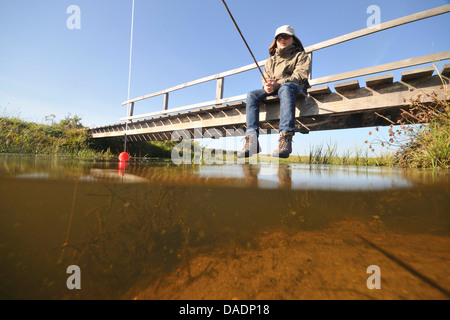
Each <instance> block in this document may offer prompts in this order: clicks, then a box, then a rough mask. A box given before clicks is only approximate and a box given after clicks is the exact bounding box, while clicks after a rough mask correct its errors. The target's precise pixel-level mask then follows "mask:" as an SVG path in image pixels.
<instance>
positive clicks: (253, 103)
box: [246, 82, 304, 135]
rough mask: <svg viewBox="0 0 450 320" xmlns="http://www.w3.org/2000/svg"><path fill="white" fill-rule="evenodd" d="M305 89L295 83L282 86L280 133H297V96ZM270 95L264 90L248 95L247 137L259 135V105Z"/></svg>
mask: <svg viewBox="0 0 450 320" xmlns="http://www.w3.org/2000/svg"><path fill="white" fill-rule="evenodd" d="M300 91H304V90H303V88H302V87H301V86H300V85H298V84H296V83H293V82H287V83H285V84H282V85H281V86H280V88H279V89H278V91H277V92H275V93H272V94H270V95H275V94H278V97H279V98H280V125H279V127H278V129H279V130H280V132H283V133H286V132H295V96H296V95H297V93H299V92H300ZM268 95H269V94H267V92H266V91H265V90H264V89H258V90H253V91H250V92H249V93H248V94H247V104H246V114H247V116H246V117H247V135H248V134H256V135H259V130H258V129H259V103H260V102H261V101H262V100H264V99H265V98H266V97H267V96H268Z"/></svg>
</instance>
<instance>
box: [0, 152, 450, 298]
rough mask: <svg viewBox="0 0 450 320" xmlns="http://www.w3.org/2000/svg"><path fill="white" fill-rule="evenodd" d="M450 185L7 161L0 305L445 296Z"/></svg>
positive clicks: (371, 176)
mask: <svg viewBox="0 0 450 320" xmlns="http://www.w3.org/2000/svg"><path fill="white" fill-rule="evenodd" d="M448 177H449V175H448V173H447V172H446V171H441V172H438V173H433V172H430V171H418V170H406V171H405V170H396V169H379V168H342V167H310V166H303V165H281V164H280V166H279V167H276V166H273V165H271V164H258V165H223V166H180V167H177V166H174V165H172V164H171V163H170V162H154V163H143V162H139V163H138V162H136V163H133V162H132V163H130V164H129V166H128V167H126V168H118V164H117V162H113V163H106V162H92V161H91V162H83V161H73V160H70V159H61V158H54V157H34V156H33V157H23V156H22V157H12V156H0V197H1V203H2V212H1V214H0V228H1V229H0V260H1V261H2V264H1V267H0V298H4V299H5V298H7V299H21V298H32V299H34V298H40V299H61V298H64V299H80V298H87V299H98V298H101V299H109V298H126V299H129V298H141V299H231V298H238V299H336V298H338V299H361V298H362V299H367V298H369V299H417V298H431V299H443V298H444V299H445V298H448V297H446V295H445V288H446V289H447V290H448V288H450V283H449V280H448V275H447V271H448V261H449V258H450V252H449V248H450V247H449V244H450V243H449V235H450V232H449V231H450V230H449V221H450V217H449V212H450V210H449V209H450V205H449V193H450V192H449V183H448V182H449V181H448ZM361 237H363V238H364V239H369V240H370V241H371V243H374V244H376V245H377V246H378V247H380V248H383V249H385V250H387V251H389V252H390V253H391V254H392V255H393V256H395V257H396V258H398V259H399V261H406V262H407V263H408V265H411V266H412V267H413V268H414V270H417V271H418V272H420V273H421V274H424V275H426V276H427V278H431V279H434V280H435V281H437V282H439V283H440V285H441V286H442V287H443V288H444V292H441V291H439V290H436V289H435V288H433V287H431V286H429V285H428V284H427V283H425V282H423V281H422V280H421V279H420V278H418V277H416V276H415V275H414V274H412V273H411V272H409V271H408V270H406V269H405V268H404V267H402V266H401V265H400V264H399V263H396V262H395V261H393V260H392V259H389V258H388V257H387V256H386V255H383V254H382V253H380V252H379V251H377V250H375V249H374V248H373V247H371V246H369V245H367V243H365V242H364V241H363V240H361V239H362V238H361ZM73 264H75V265H78V266H79V267H80V269H81V272H82V290H78V291H76V290H75V291H73V290H68V289H67V287H66V280H67V277H68V275H67V274H66V268H67V266H69V265H73ZM370 265H379V266H380V268H381V270H382V275H383V276H382V277H383V278H382V279H383V280H382V281H383V282H382V290H379V291H374V290H369V289H368V288H367V286H366V280H367V277H368V275H367V274H366V269H367V267H368V266H370Z"/></svg>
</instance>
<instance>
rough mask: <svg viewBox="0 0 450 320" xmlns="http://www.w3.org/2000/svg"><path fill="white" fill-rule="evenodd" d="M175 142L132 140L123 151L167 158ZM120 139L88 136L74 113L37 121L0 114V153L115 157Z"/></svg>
mask: <svg viewBox="0 0 450 320" xmlns="http://www.w3.org/2000/svg"><path fill="white" fill-rule="evenodd" d="M174 145H175V142H172V141H167V142H160V141H156V142H145V141H143V142H134V143H131V144H129V145H128V148H127V151H128V153H129V154H130V155H132V156H134V157H152V158H170V155H171V150H172V148H173V146H174ZM122 151H123V138H108V139H92V138H90V137H89V135H88V133H87V131H86V127H84V126H83V125H82V123H81V118H79V117H78V116H73V117H70V116H67V117H66V118H65V119H63V120H61V121H60V122H58V123H52V124H50V125H48V124H40V123H34V122H28V121H24V120H21V119H18V118H14V117H0V153H15V154H46V155H49V154H51V155H66V156H73V157H76V158H82V159H93V158H96V159H105V160H110V159H117V156H118V155H119V153H120V152H122Z"/></svg>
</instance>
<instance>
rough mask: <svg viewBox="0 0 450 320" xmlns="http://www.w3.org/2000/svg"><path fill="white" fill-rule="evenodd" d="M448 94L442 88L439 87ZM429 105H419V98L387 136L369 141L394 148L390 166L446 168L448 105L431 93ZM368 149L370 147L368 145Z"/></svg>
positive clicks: (449, 149) (449, 135)
mask: <svg viewBox="0 0 450 320" xmlns="http://www.w3.org/2000/svg"><path fill="white" fill-rule="evenodd" d="M443 89H444V90H445V92H448V91H447V90H446V89H447V88H446V86H443ZM432 98H433V102H432V103H427V104H424V103H421V101H420V96H419V97H418V98H417V99H416V100H413V101H411V105H410V107H409V109H408V110H402V117H401V119H400V120H399V121H398V123H397V124H396V126H394V124H392V125H391V127H390V129H389V137H387V138H384V137H381V138H377V139H376V140H374V141H373V142H372V144H373V143H379V144H380V145H381V146H383V147H386V148H396V149H397V151H396V152H395V154H394V155H393V156H392V159H393V160H394V161H393V165H394V166H398V167H411V168H433V169H435V168H445V169H448V168H450V105H449V103H448V101H445V100H438V99H437V94H436V93H433V94H432ZM370 147H371V145H370Z"/></svg>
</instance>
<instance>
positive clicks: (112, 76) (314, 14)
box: [0, 0, 450, 154]
mask: <svg viewBox="0 0 450 320" xmlns="http://www.w3.org/2000/svg"><path fill="white" fill-rule="evenodd" d="M448 3H449V1H445V0H429V1H421V0H395V1H392V0H389V1H388V0H370V1H369V0H344V1H339V2H338V1H328V0H327V1H320V0H318V1H299V0H285V1H283V2H273V1H266V0H258V1H256V0H227V4H228V6H229V8H230V10H231V11H232V13H233V15H234V17H235V19H236V21H237V23H238V24H239V26H240V28H241V30H242V32H243V34H244V35H245V37H246V39H247V41H248V43H249V45H250V47H251V48H252V51H253V53H254V54H255V56H256V59H257V60H258V61H260V60H264V59H266V58H267V57H268V47H269V45H270V43H271V41H272V39H273V34H274V31H275V29H276V28H277V27H279V26H280V25H284V24H289V25H291V26H293V27H294V28H295V30H296V33H297V35H298V36H299V38H300V39H301V40H302V42H303V44H304V46H309V45H312V44H315V43H319V42H321V41H324V40H328V39H331V38H334V37H337V36H340V35H343V34H346V33H349V32H353V31H356V30H359V29H363V28H365V27H366V23H367V19H368V18H369V16H370V14H368V13H367V8H368V7H369V6H370V5H377V6H379V7H380V10H381V22H385V21H389V20H392V19H396V18H399V17H402V16H405V15H409V14H413V13H416V12H420V11H424V10H427V9H431V8H434V7H438V6H442V5H445V4H448ZM70 5H77V6H78V7H79V8H80V21H81V25H80V29H73V30H70V29H69V28H67V25H66V20H67V19H68V18H69V17H70V16H71V14H68V13H67V8H68V7H69V6H70ZM131 7H132V0H121V1H110V0H94V1H93V0H70V1H65V0H40V1H35V0H0V40H1V41H0V52H1V59H0V115H8V116H18V117H20V118H22V119H25V120H29V121H34V122H45V118H46V116H49V115H51V114H54V115H55V116H56V119H55V120H59V119H62V118H64V117H65V116H67V115H68V114H69V113H70V114H72V115H75V114H76V115H79V116H81V117H82V119H83V120H82V123H83V124H84V125H86V126H99V125H106V124H112V123H118V122H119V118H121V117H123V116H125V115H126V107H123V106H121V103H122V102H123V101H125V100H126V99H127V95H128V65H129V53H130V27H131ZM449 27H450V16H449V14H446V15H441V16H438V17H434V18H431V19H427V20H423V21H419V22H415V23H412V24H409V25H405V26H402V27H398V28H395V29H391V30H387V31H383V32H380V33H377V34H374V35H371V36H368V37H365V38H362V39H358V40H355V41H351V42H347V43H344V44H340V45H338V46H335V47H332V48H327V49H324V50H321V51H319V52H315V53H314V63H313V78H318V77H322V76H327V75H332V74H336V73H341V72H345V71H351V70H356V69H360V68H365V67H370V66H374V65H377V64H383V63H388V62H393V61H397V60H402V59H407V58H412V57H417V56H421V55H427V54H431V53H434V52H441V51H446V50H450V41H449V40H450V39H449V35H448V30H449V29H450V28H449ZM252 62H253V60H252V58H251V56H250V54H249V53H248V51H247V49H246V47H245V45H244V43H243V42H242V40H241V38H240V36H239V34H238V33H237V31H236V29H235V27H234V25H233V24H232V21H231V20H230V18H229V16H228V13H227V12H226V10H225V8H224V6H223V4H222V1H221V0H190V1H184V0H164V1H162V0H158V1H156V0H155V1H151V0H135V20H134V37H133V56H132V73H131V92H130V97H131V98H133V97H138V96H141V95H145V94H148V93H152V92H156V91H159V90H162V89H165V88H169V87H172V86H175V85H178V84H182V83H185V82H188V81H192V80H195V79H198V78H202V77H205V76H209V75H213V74H216V73H219V72H223V71H228V70H231V69H235V68H238V67H241V66H244V65H248V64H251V63H252ZM447 62H448V61H447ZM442 65H443V63H440V64H439V66H440V67H441V66H442ZM394 76H395V80H398V79H399V73H396V72H394ZM225 81H226V82H225V92H224V96H225V97H228V96H234V95H239V94H245V93H247V92H248V91H250V90H253V89H256V88H259V87H260V74H259V73H258V72H257V71H256V70H254V71H251V72H247V73H244V74H241V75H237V76H233V77H230V78H227V79H226V80H225ZM214 97H215V82H210V83H207V84H202V85H199V86H195V87H192V88H190V89H187V90H181V91H177V92H174V93H172V94H171V95H170V100H169V101H170V104H169V107H179V106H183V105H187V104H192V103H197V102H203V101H209V100H213V99H214ZM161 106H162V97H157V98H153V99H150V100H149V101H146V102H142V103H137V104H136V107H135V108H136V113H147V112H152V111H157V110H160V109H161ZM369 131H370V128H363V129H357V130H340V131H323V132H314V133H311V134H309V135H300V134H298V135H297V136H296V137H295V143H294V147H295V149H294V150H295V151H294V153H296V154H304V153H306V154H307V153H308V151H309V148H310V146H311V145H320V144H326V143H336V144H337V145H338V146H339V147H340V149H342V150H343V151H346V150H354V149H355V147H356V146H361V145H362V143H363V141H364V140H366V139H368V138H369V136H368V132H369ZM270 139H272V140H273V139H275V140H276V137H275V136H272V137H270ZM204 143H205V144H208V145H209V146H214V143H212V142H210V141H205V142H204ZM215 143H216V144H217V143H218V142H215ZM237 144H238V145H237V146H236V148H237V149H240V148H241V147H242V145H241V144H240V142H238V143H237ZM266 151H267V152H271V150H266Z"/></svg>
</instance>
